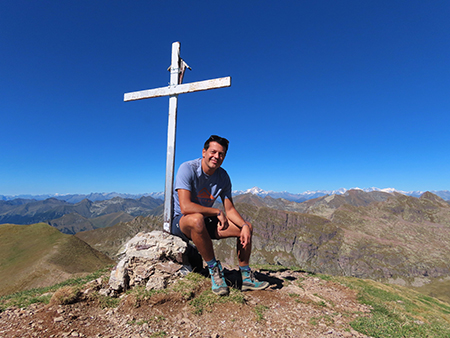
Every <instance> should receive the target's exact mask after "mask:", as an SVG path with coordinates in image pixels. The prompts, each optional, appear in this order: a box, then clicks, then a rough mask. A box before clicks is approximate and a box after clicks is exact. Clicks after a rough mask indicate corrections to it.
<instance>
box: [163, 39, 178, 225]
mask: <svg viewBox="0 0 450 338" xmlns="http://www.w3.org/2000/svg"><path fill="white" fill-rule="evenodd" d="M179 71H180V43H179V42H174V43H173V44H172V63H171V65H170V87H174V86H177V85H178V81H179ZM177 106H178V94H173V95H170V98H169V122H168V126H167V155H166V156H167V157H166V185H165V189H164V225H163V228H164V230H165V231H167V232H170V226H171V222H172V211H173V203H172V202H173V196H172V191H173V176H174V171H175V144H176V131H177V108H178V107H177Z"/></svg>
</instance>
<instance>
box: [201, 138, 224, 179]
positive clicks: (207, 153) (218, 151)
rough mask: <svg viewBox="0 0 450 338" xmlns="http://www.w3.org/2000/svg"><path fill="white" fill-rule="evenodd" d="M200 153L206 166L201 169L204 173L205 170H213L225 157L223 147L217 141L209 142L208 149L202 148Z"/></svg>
mask: <svg viewBox="0 0 450 338" xmlns="http://www.w3.org/2000/svg"><path fill="white" fill-rule="evenodd" d="M202 155H203V163H204V165H205V166H206V168H205V167H204V168H203V171H205V172H206V173H207V171H212V172H214V171H215V170H216V169H218V168H219V167H220V166H221V165H222V163H223V160H224V159H225V155H226V154H225V148H224V147H222V146H221V145H220V144H219V143H217V142H211V143H210V144H209V148H208V150H205V149H203V152H202ZM205 169H207V170H205Z"/></svg>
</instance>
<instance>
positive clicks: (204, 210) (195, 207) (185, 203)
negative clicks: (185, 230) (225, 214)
mask: <svg viewBox="0 0 450 338" xmlns="http://www.w3.org/2000/svg"><path fill="white" fill-rule="evenodd" d="M177 192H178V201H179V202H180V209H181V213H182V214H183V215H189V214H195V213H200V214H202V215H203V216H205V217H208V216H217V215H219V214H220V213H221V212H220V210H219V209H216V208H210V207H205V206H203V205H200V204H197V203H194V202H192V201H191V192H190V191H189V190H185V189H178V190H177Z"/></svg>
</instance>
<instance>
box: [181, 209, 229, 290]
mask: <svg viewBox="0 0 450 338" xmlns="http://www.w3.org/2000/svg"><path fill="white" fill-rule="evenodd" d="M180 229H181V231H182V232H183V233H184V234H185V235H186V236H187V237H188V238H190V239H191V240H192V242H194V244H195V246H196V247H197V250H198V252H199V253H200V255H201V256H202V257H203V259H204V260H205V261H206V263H207V264H208V269H209V274H210V275H211V284H212V286H211V288H212V291H213V293H215V294H217V295H219V296H225V295H228V293H229V290H228V286H227V283H226V282H225V278H224V277H223V269H222V265H221V264H220V262H219V261H216V258H215V255H214V248H213V244H212V241H211V237H210V236H209V233H208V230H207V229H206V226H205V219H204V217H203V215H202V214H190V215H186V216H183V217H181V219H180Z"/></svg>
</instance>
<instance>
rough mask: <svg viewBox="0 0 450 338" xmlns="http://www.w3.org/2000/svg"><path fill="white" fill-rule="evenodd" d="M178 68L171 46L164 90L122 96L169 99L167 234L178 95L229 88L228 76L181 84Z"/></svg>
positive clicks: (176, 50) (175, 45) (176, 46)
mask: <svg viewBox="0 0 450 338" xmlns="http://www.w3.org/2000/svg"><path fill="white" fill-rule="evenodd" d="M181 66H187V65H186V64H185V63H184V61H183V60H182V59H181V58H180V43H179V42H174V43H173V44H172V58H171V64H170V83H169V86H168V87H161V88H155V89H147V90H141V91H137V92H130V93H125V95H124V98H123V99H124V101H125V102H127V101H135V100H142V99H149V98H152V97H161V96H169V122H168V127H167V157H166V182H165V188H164V225H163V230H164V231H166V232H168V233H170V228H171V223H172V211H173V196H172V193H173V177H174V170H175V143H176V142H175V141H176V137H175V136H176V129H177V105H178V95H179V94H185V93H192V92H198V91H203V90H209V89H216V88H224V87H230V86H231V77H230V76H227V77H222V78H217V79H212V80H205V81H198V82H191V83H186V84H181V83H180V82H182V81H181V79H182V78H183V74H181V76H180V72H182V71H181V69H180V68H181Z"/></svg>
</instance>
